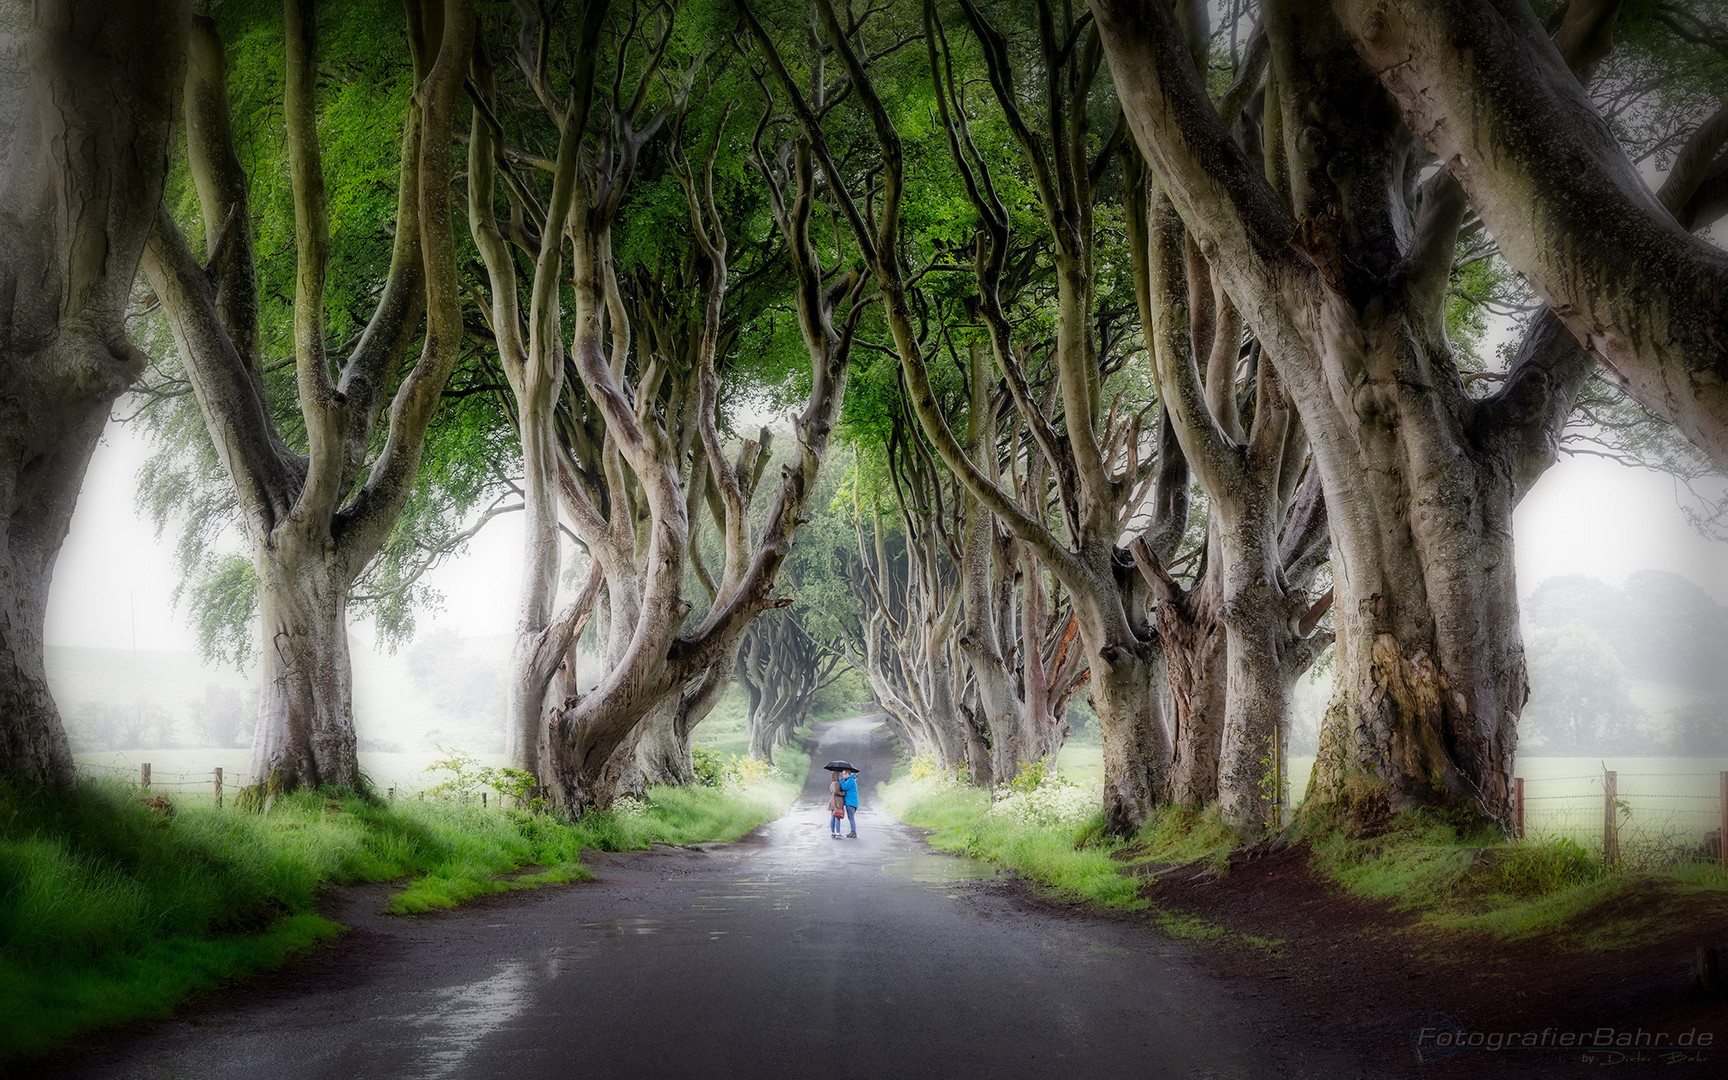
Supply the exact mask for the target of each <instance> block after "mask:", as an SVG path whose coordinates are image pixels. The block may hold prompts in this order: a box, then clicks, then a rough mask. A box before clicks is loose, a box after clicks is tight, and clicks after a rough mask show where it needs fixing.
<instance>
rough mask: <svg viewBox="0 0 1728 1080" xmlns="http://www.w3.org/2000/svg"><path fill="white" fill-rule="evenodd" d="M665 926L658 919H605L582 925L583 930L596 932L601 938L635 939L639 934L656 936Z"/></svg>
mask: <svg viewBox="0 0 1728 1080" xmlns="http://www.w3.org/2000/svg"><path fill="white" fill-rule="evenodd" d="M665 926H666V924H665V923H663V922H661V921H660V920H659V919H607V920H605V921H603V922H590V923H583V924H582V929H584V930H598V931H600V933H601V936H603V937H609V938H615V937H635V936H637V935H639V934H658V933H659V932H660V931H661V930H662V929H664V928H665Z"/></svg>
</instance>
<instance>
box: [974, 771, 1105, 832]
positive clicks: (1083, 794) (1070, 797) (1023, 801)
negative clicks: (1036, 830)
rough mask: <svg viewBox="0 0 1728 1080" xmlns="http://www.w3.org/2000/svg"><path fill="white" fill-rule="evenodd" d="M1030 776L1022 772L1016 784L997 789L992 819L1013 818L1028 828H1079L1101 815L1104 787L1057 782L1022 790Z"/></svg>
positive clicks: (1095, 784) (1101, 785) (1043, 783)
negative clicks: (1099, 809) (1023, 780)
mask: <svg viewBox="0 0 1728 1080" xmlns="http://www.w3.org/2000/svg"><path fill="white" fill-rule="evenodd" d="M1042 772H1043V770H1042V768H1041V767H1040V768H1039V770H1038V773H1039V774H1040V775H1041V774H1042ZM1027 775H1028V771H1027V770H1025V769H1022V770H1021V773H1020V776H1019V777H1016V778H1015V782H1014V783H1012V784H1010V786H1008V787H1005V788H998V789H997V791H996V798H995V800H994V802H993V803H992V804H991V806H990V814H991V815H992V816H997V817H1009V818H1013V819H1014V820H1016V821H1020V822H1023V823H1025V824H1027V825H1039V826H1045V827H1049V828H1078V827H1080V826H1082V825H1084V824H1086V823H1087V822H1088V821H1089V820H1090V819H1091V818H1092V817H1093V816H1094V815H1096V814H1097V813H1098V807H1099V804H1100V803H1101V802H1102V801H1103V797H1104V785H1103V784H1101V783H1091V784H1084V785H1082V784H1071V783H1066V782H1063V781H1060V780H1056V781H1045V782H1042V783H1039V784H1036V785H1033V786H1031V787H1022V786H1021V785H1020V784H1019V781H1020V780H1021V779H1022V778H1024V777H1026V776H1027Z"/></svg>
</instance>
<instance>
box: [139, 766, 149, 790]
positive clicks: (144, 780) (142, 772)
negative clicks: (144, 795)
mask: <svg viewBox="0 0 1728 1080" xmlns="http://www.w3.org/2000/svg"><path fill="white" fill-rule="evenodd" d="M138 786H139V787H141V788H143V789H144V790H145V791H149V790H150V763H149V762H148V761H146V762H145V763H144V764H142V765H140V766H138Z"/></svg>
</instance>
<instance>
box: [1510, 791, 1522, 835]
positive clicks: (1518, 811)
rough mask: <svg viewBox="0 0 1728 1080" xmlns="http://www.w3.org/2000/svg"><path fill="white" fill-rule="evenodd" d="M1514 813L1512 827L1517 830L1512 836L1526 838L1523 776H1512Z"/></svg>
mask: <svg viewBox="0 0 1728 1080" xmlns="http://www.w3.org/2000/svg"><path fill="white" fill-rule="evenodd" d="M1512 815H1513V826H1512V827H1513V829H1514V830H1515V831H1514V832H1513V834H1512V838H1513V839H1514V840H1522V839H1524V778H1523V777H1522V776H1514V777H1513V778H1512Z"/></svg>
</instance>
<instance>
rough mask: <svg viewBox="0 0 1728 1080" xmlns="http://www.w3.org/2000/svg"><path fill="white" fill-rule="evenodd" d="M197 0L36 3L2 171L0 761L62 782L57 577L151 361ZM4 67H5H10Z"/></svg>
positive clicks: (4, 772)
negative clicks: (140, 302) (154, 276)
mask: <svg viewBox="0 0 1728 1080" xmlns="http://www.w3.org/2000/svg"><path fill="white" fill-rule="evenodd" d="M190 16H191V11H190V5H189V4H188V3H187V2H185V0H65V2H63V3H57V4H39V5H37V9H36V11H35V14H34V16H33V19H32V25H31V27H30V30H29V33H28V37H27V39H26V63H25V68H24V70H25V75H24V77H23V80H21V81H22V83H23V85H22V86H21V87H14V88H13V89H14V91H15V92H16V91H17V90H21V91H22V93H21V94H20V95H19V98H21V100H17V99H15V103H16V106H17V110H16V112H15V113H14V114H13V115H12V117H11V119H12V121H13V122H14V123H15V125H16V126H15V127H14V128H13V130H12V131H10V132H7V133H6V134H7V145H6V147H5V150H6V156H5V163H4V170H5V171H4V173H3V174H0V206H4V207H5V214H4V215H3V217H0V506H3V507H4V508H5V516H4V518H3V519H0V778H5V779H8V780H10V781H12V782H14V783H18V784H23V785H26V786H31V787H54V788H62V787H66V786H69V785H70V784H71V783H72V780H73V773H72V754H71V751H70V748H69V747H68V745H67V741H66V733H65V729H64V728H63V726H62V725H61V721H60V714H59V710H58V709H57V708H56V706H55V704H54V699H53V696H52V695H51V694H50V693H49V691H48V683H47V676H46V673H45V670H44V666H43V649H44V645H43V638H42V635H43V625H44V620H45V618H46V614H47V605H48V587H49V579H50V576H51V575H52V573H53V570H54V561H55V559H56V558H57V557H58V555H59V553H60V546H61V544H62V543H63V542H64V541H65V539H66V531H67V529H68V528H69V527H70V524H71V520H72V511H73V508H74V507H75V506H76V504H77V500H78V490H79V488H80V487H82V486H83V483H84V473H85V469H86V468H87V467H88V465H89V462H90V455H91V454H92V453H93V452H94V451H95V448H96V442H97V439H98V438H99V437H100V436H101V434H102V428H103V426H104V425H105V424H106V423H107V420H108V410H109V407H110V406H111V405H112V404H113V402H114V399H115V398H117V397H118V396H119V395H120V394H121V393H122V392H123V391H124V390H125V389H126V387H127V386H128V385H130V384H131V382H132V381H133V380H134V379H136V378H137V377H138V376H139V375H140V374H141V373H142V371H143V368H144V357H143V355H142V354H141V353H139V352H138V350H137V349H135V348H134V347H133V346H132V345H131V344H130V343H129V342H128V341H127V338H126V330H125V323H124V321H123V317H124V314H125V309H126V303H127V299H128V297H129V295H130V293H131V288H132V279H133V276H134V275H135V273H136V272H137V268H138V261H139V258H140V256H141V255H142V253H143V250H144V243H145V239H146V238H147V237H148V236H149V233H150V227H151V224H152V223H153V222H154V220H155V215H156V208H157V206H158V205H159V204H160V202H161V199H162V185H163V181H164V179H165V177H166V176H167V167H168V146H169V138H170V133H171V131H172V127H173V116H174V111H175V105H176V104H177V101H178V97H179V92H180V83H181V79H182V77H183V75H184V73H185V65H186V29H187V27H188V25H189V24H190ZM8 81H9V82H10V81H11V79H10V78H9V79H8Z"/></svg>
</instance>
